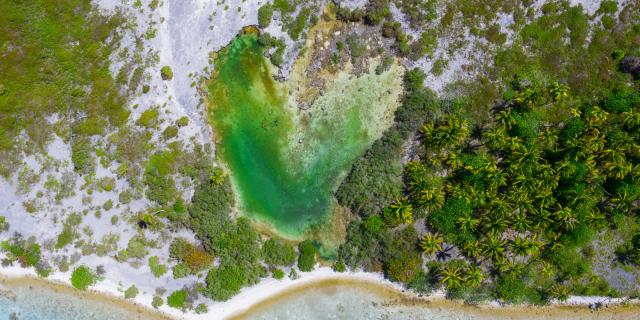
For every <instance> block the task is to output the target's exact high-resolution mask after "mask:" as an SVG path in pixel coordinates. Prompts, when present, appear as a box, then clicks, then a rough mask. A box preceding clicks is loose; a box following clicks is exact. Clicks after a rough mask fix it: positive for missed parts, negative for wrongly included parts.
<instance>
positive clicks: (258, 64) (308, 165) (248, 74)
mask: <svg viewBox="0 0 640 320" xmlns="http://www.w3.org/2000/svg"><path fill="white" fill-rule="evenodd" d="M215 65H216V66H215V71H214V74H213V76H212V79H211V80H210V82H209V85H208V89H209V95H210V96H209V98H210V99H209V100H210V108H209V118H210V120H211V122H212V124H213V127H214V130H215V136H216V140H217V142H218V150H219V152H220V155H221V156H222V159H223V160H224V161H225V162H226V164H227V165H228V167H229V169H230V170H231V174H232V178H233V182H234V186H235V189H236V191H237V192H238V195H239V198H240V200H241V204H242V208H241V210H242V211H243V212H245V213H246V214H248V215H250V216H252V217H254V218H256V219H257V220H259V221H261V222H265V223H268V224H269V225H271V226H272V227H273V228H275V229H276V230H277V231H278V232H279V233H280V234H282V235H283V236H285V237H289V238H298V237H299V236H300V235H301V234H302V233H303V232H304V230H305V229H307V228H308V227H309V225H311V224H313V223H314V222H316V221H318V220H319V219H321V218H322V217H323V216H326V214H327V213H328V212H330V209H331V206H332V193H333V191H334V189H335V188H336V187H337V184H338V182H339V180H340V179H341V178H342V176H343V175H344V173H345V172H346V170H347V169H348V168H349V165H350V164H351V163H352V162H353V161H354V160H355V159H356V158H357V157H358V156H360V155H361V154H362V153H363V152H364V150H366V148H367V147H368V146H369V145H370V144H371V143H372V141H373V140H374V139H375V138H377V135H378V133H379V132H380V131H381V130H379V129H380V128H379V127H380V126H381V125H382V124H381V123H382V121H381V120H382V119H380V118H382V117H383V114H384V112H385V110H387V108H388V106H384V105H383V106H374V107H371V104H372V102H373V101H372V99H378V100H379V99H380V96H382V95H384V94H390V93H387V92H390V90H389V88H384V85H382V83H383V82H381V83H380V84H379V83H377V82H375V81H372V80H373V79H370V78H367V77H347V76H344V77H341V78H340V77H339V79H337V80H336V81H338V82H339V81H343V82H344V85H340V86H339V87H338V86H336V90H333V91H331V90H329V91H328V92H327V93H326V94H325V95H323V96H322V97H319V98H318V99H317V100H316V101H315V102H314V104H313V105H312V106H311V107H310V108H309V110H311V111H307V112H305V113H302V112H300V111H298V108H297V107H296V106H292V102H290V101H291V99H289V96H288V95H289V88H288V87H287V84H286V83H280V82H277V81H275V80H273V78H272V76H271V70H270V65H269V62H268V61H267V60H266V59H265V58H264V52H263V48H262V47H261V46H260V45H259V44H258V43H257V37H256V35H251V34H245V35H242V36H239V37H237V38H236V39H235V40H234V41H233V42H232V43H231V44H230V45H229V46H228V47H226V48H224V49H223V50H221V51H220V52H219V55H218V57H217V59H216V61H215ZM383 76H386V78H384V79H387V80H389V79H395V78H397V77H394V76H393V75H391V74H390V73H389V74H386V75H383ZM369 77H372V76H369ZM379 77H380V76H379ZM381 79H382V78H381ZM392 82H393V83H392V84H393V85H396V82H394V81H392ZM338 90H339V91H338ZM378 103H380V101H379V102H378ZM337 107H339V108H337Z"/></svg>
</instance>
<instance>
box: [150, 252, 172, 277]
mask: <svg viewBox="0 0 640 320" xmlns="http://www.w3.org/2000/svg"><path fill="white" fill-rule="evenodd" d="M149 269H151V273H153V276H154V277H156V278H160V277H161V276H163V275H164V274H165V273H167V271H168V270H167V266H165V265H164V264H160V258H158V257H157V256H153V257H149Z"/></svg>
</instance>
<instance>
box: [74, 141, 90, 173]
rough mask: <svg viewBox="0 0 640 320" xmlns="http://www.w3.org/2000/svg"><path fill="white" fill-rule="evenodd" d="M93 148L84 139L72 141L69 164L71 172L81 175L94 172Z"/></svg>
mask: <svg viewBox="0 0 640 320" xmlns="http://www.w3.org/2000/svg"><path fill="white" fill-rule="evenodd" d="M92 153H93V147H92V146H91V142H90V141H89V139H86V138H77V139H73V141H72V143H71V162H73V170H75V171H76V172H78V173H81V174H89V173H91V172H93V171H94V170H95V159H94V157H93V155H92Z"/></svg>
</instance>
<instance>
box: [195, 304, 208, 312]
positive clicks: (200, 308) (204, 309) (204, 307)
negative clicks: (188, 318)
mask: <svg viewBox="0 0 640 320" xmlns="http://www.w3.org/2000/svg"><path fill="white" fill-rule="evenodd" d="M194 311H195V312H196V314H205V313H207V312H209V308H207V305H206V304H204V303H200V304H198V305H197V306H196V308H195V310H194Z"/></svg>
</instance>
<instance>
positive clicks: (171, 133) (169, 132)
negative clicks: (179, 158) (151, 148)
mask: <svg viewBox="0 0 640 320" xmlns="http://www.w3.org/2000/svg"><path fill="white" fill-rule="evenodd" d="M177 135H178V127H176V126H168V127H167V128H165V129H164V131H162V138H164V139H165V140H169V139H171V138H175V137H176V136H177Z"/></svg>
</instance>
